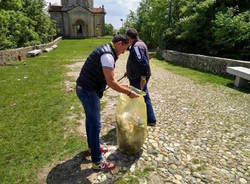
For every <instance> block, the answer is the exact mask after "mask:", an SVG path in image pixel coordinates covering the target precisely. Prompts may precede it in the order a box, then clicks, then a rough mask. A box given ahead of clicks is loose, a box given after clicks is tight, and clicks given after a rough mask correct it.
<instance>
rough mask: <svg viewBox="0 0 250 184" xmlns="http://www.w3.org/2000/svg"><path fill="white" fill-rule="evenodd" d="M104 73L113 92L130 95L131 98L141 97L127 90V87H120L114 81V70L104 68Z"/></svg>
mask: <svg viewBox="0 0 250 184" xmlns="http://www.w3.org/2000/svg"><path fill="white" fill-rule="evenodd" d="M103 73H104V76H105V79H106V82H107V84H108V86H109V87H111V88H112V89H113V90H115V91H118V92H121V93H124V94H126V95H128V96H129V97H130V98H135V97H138V96H139V95H138V94H136V93H135V92H133V91H132V90H131V89H129V88H126V87H125V86H122V85H120V84H119V83H118V82H116V81H115V79H114V70H111V69H106V68H103Z"/></svg>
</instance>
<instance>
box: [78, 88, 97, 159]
mask: <svg viewBox="0 0 250 184" xmlns="http://www.w3.org/2000/svg"><path fill="white" fill-rule="evenodd" d="M76 94H77V96H78V98H79V99H80V101H81V102H82V105H83V108H84V111H85V116H86V122H85V125H86V133H87V141H88V146H89V148H90V149H91V160H92V162H94V163H97V162H99V161H100V160H102V154H101V151H100V130H101V117H100V99H99V97H98V95H97V93H96V92H95V91H88V90H85V89H82V88H81V87H79V86H76Z"/></svg>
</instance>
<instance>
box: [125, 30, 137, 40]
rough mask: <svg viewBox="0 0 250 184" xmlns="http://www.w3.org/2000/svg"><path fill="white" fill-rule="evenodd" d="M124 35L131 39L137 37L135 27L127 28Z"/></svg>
mask: <svg viewBox="0 0 250 184" xmlns="http://www.w3.org/2000/svg"><path fill="white" fill-rule="evenodd" d="M126 35H127V36H128V37H130V38H132V39H137V38H138V33H137V31H136V29H134V28H130V29H128V30H127V33H126Z"/></svg>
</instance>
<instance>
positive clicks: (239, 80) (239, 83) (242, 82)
mask: <svg viewBox="0 0 250 184" xmlns="http://www.w3.org/2000/svg"><path fill="white" fill-rule="evenodd" d="M234 85H235V86H236V87H238V88H242V87H246V86H247V85H248V81H247V80H245V79H243V78H240V77H239V76H236V77H235V81H234Z"/></svg>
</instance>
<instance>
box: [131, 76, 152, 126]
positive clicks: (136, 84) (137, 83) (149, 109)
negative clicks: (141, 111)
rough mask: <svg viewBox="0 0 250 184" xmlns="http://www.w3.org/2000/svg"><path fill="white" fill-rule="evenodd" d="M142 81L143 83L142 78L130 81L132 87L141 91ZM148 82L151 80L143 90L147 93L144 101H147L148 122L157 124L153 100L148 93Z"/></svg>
mask: <svg viewBox="0 0 250 184" xmlns="http://www.w3.org/2000/svg"><path fill="white" fill-rule="evenodd" d="M140 81H141V79H140V78H139V79H129V83H130V85H131V86H133V87H135V88H137V89H141V87H140ZM148 81H149V78H147V82H146V85H145V86H144V88H143V91H144V92H145V93H146V96H144V100H145V103H146V107H147V121H148V123H155V122H156V119H155V114H154V110H153V107H152V103H151V99H150V97H149V93H148V87H147V84H148Z"/></svg>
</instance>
